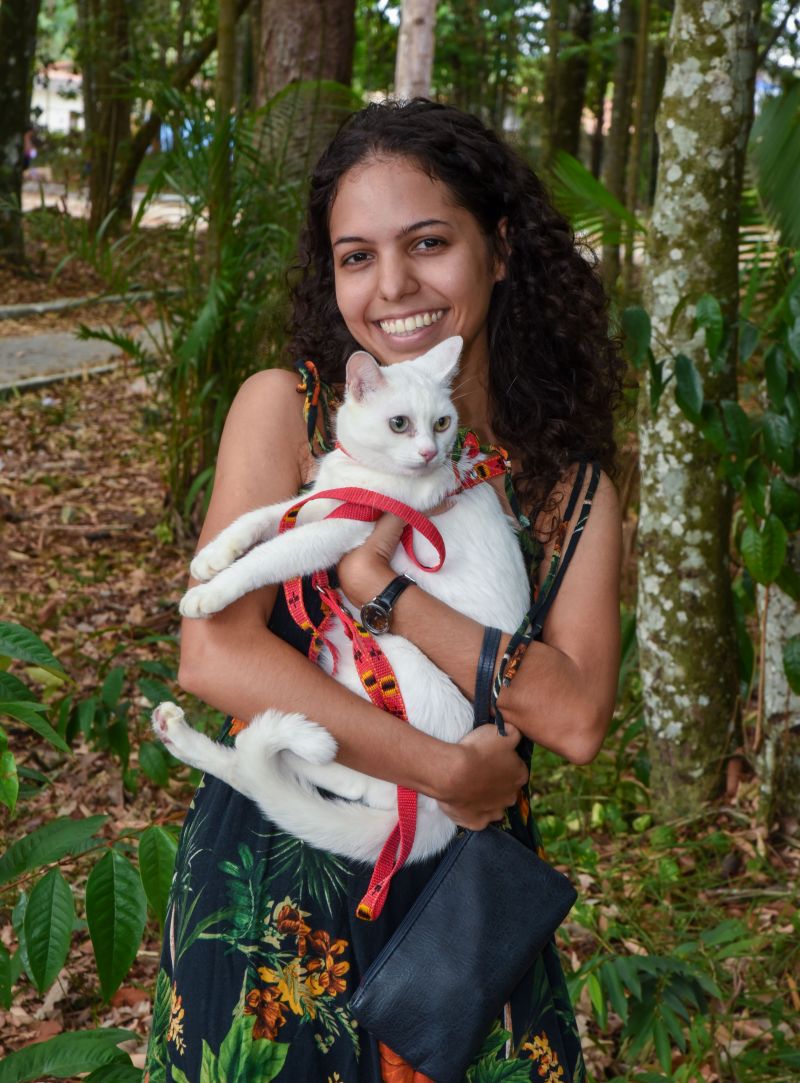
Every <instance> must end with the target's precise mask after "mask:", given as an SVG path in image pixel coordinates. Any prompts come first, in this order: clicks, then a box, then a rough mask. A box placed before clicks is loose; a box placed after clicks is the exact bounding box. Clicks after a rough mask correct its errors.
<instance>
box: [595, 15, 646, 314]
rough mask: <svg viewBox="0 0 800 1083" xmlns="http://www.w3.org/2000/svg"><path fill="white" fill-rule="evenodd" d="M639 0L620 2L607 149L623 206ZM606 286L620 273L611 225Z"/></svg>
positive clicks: (606, 178) (609, 173) (609, 175)
mask: <svg viewBox="0 0 800 1083" xmlns="http://www.w3.org/2000/svg"><path fill="white" fill-rule="evenodd" d="M636 19H637V6H636V0H620V5H619V20H618V26H619V43H618V45H617V56H616V59H615V61H614V75H613V80H614V98H613V105H612V110H611V127H610V128H609V132H608V136H607V138H606V145H605V147H604V148H603V177H602V179H603V184H605V186H606V188H608V190H609V192H611V193H612V195H614V196H616V197H617V199H618V200H619V202H620V203H624V202H625V165H626V162H627V159H628V140H629V129H630V124H631V108H632V104H633V73H634V63H635V59H636ZM600 272H601V274H602V277H603V285H604V286H605V288H606V290H607V291H608V292H609V293H611V292H612V291H613V290H614V289H615V288H616V284H617V279H618V278H619V272H620V260H619V224H618V223H617V222H616V221H609V222H607V224H606V227H605V229H604V232H603V259H602V262H601V264H600Z"/></svg>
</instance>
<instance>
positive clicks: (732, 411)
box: [720, 399, 750, 459]
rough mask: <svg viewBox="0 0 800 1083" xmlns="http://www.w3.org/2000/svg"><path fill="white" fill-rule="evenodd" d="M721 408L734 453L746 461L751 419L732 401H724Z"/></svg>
mask: <svg viewBox="0 0 800 1083" xmlns="http://www.w3.org/2000/svg"><path fill="white" fill-rule="evenodd" d="M720 407H721V408H722V417H723V420H724V422H725V429H726V431H727V433H728V436H729V438H730V443H731V445H732V448H733V451H734V452H735V454H736V455H737V456H738V457H739V458H740V459H744V458H746V456H747V452H748V449H749V447H750V419H749V418H748V416H747V414H746V413H745V412H744V410H743V409H742V408H741V406H740V405H739V403H738V402H734V401H733V400H732V399H723V400H722V402H721V403H720Z"/></svg>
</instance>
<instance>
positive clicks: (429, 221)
mask: <svg viewBox="0 0 800 1083" xmlns="http://www.w3.org/2000/svg"><path fill="white" fill-rule="evenodd" d="M449 225H450V223H449V222H445V221H444V219H443V218H423V219H422V220H421V221H419V222H412V224H411V225H410V226H403V228H402V229H401V230H400V232H399V233H398V234H397V236H398V237H405V236H406V235H407V234H408V233H414V232H415V231H416V230H418V229H427V228H428V226H449ZM371 243H372V242H371V241H369V240H368V239H367V238H366V237H337V238H336V240H335V241H334V242H333V247H334V248H336V246H337V245H338V244H371Z"/></svg>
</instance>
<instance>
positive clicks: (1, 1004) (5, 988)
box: [0, 941, 14, 1011]
mask: <svg viewBox="0 0 800 1083" xmlns="http://www.w3.org/2000/svg"><path fill="white" fill-rule="evenodd" d="M13 984H14V982H13V980H12V975H11V955H10V953H9V950H8V948H7V947H6V946H5V944H3V943H2V941H0V1008H5V1010H6V1011H8V1009H9V1008H10V1007H11V986H12V985H13Z"/></svg>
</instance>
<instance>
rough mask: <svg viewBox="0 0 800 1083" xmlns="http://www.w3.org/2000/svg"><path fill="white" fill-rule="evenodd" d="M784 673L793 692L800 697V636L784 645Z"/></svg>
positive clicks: (792, 638)
mask: <svg viewBox="0 0 800 1083" xmlns="http://www.w3.org/2000/svg"><path fill="white" fill-rule="evenodd" d="M783 672H784V673H785V674H786V680H787V681H788V682H789V687H790V688H791V690H792V691H793V692H794V693H795V694H796V695H798V696H800V635H797V636H792V637H791V639H787V640H786V642H785V643H784V645H783Z"/></svg>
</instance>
